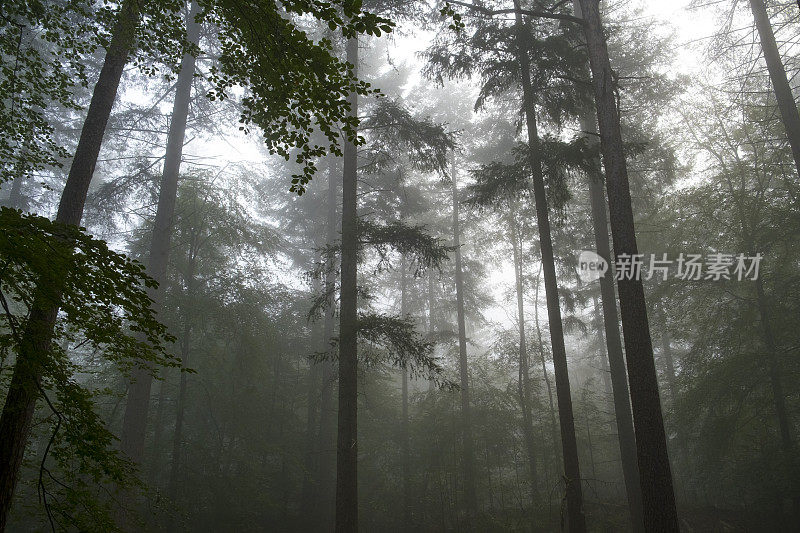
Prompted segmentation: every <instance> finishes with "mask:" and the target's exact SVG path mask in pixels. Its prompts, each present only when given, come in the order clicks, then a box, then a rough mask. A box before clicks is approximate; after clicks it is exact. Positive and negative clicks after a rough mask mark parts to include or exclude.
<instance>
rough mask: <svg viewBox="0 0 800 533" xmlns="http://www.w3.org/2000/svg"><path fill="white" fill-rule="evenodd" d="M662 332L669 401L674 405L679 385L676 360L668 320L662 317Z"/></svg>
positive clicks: (662, 353) (662, 349)
mask: <svg viewBox="0 0 800 533" xmlns="http://www.w3.org/2000/svg"><path fill="white" fill-rule="evenodd" d="M662 320H663V324H662V328H663V329H662V332H661V357H663V358H664V366H665V367H666V371H667V388H669V399H670V403H671V404H672V405H674V404H675V401H676V400H677V399H678V385H677V384H676V383H675V376H676V374H675V359H674V358H673V357H672V339H671V338H670V335H669V330H668V329H667V319H666V317H664V316H663V315H662Z"/></svg>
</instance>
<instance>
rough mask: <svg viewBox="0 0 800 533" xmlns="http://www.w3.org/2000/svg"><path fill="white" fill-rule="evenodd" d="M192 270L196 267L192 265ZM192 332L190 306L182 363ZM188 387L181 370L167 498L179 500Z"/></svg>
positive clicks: (186, 360) (189, 285)
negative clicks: (179, 477) (179, 479)
mask: <svg viewBox="0 0 800 533" xmlns="http://www.w3.org/2000/svg"><path fill="white" fill-rule="evenodd" d="M191 268H192V271H193V270H194V267H193V265H192V267H191ZM193 278H194V275H193V274H192V275H191V276H190V277H189V279H188V280H187V292H188V293H189V295H191V293H192V286H193V285H194V279H193ZM191 332H192V325H191V321H190V320H189V307H188V306H187V307H186V309H184V317H183V334H182V335H181V364H182V365H188V364H189V349H190V344H189V339H190V335H191ZM187 388H188V375H187V373H186V372H181V379H180V387H179V389H178V404H177V406H176V410H175V432H174V433H173V435H172V464H171V465H170V471H169V481H168V483H167V498H169V499H170V500H172V501H173V502H174V501H177V497H178V476H179V475H180V472H181V467H182V459H183V456H182V450H183V419H184V413H185V411H186V393H187Z"/></svg>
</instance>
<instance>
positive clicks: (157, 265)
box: [120, 2, 200, 463]
mask: <svg viewBox="0 0 800 533" xmlns="http://www.w3.org/2000/svg"><path fill="white" fill-rule="evenodd" d="M199 12H200V8H199V6H198V5H197V2H192V6H191V8H190V10H189V14H188V16H187V18H186V36H187V39H188V40H189V41H190V42H193V43H197V42H198V38H199V34H200V26H199V25H198V24H197V23H196V22H195V16H196V15H197V14H198V13H199ZM194 71H195V58H194V56H192V55H191V54H186V55H184V56H183V59H182V60H181V71H180V73H179V74H178V81H177V83H176V85H175V101H174V103H173V107H172V118H171V119H170V124H169V133H168V135H167V148H166V152H165V157H164V173H163V176H162V178H161V190H160V192H159V196H158V208H157V210H156V218H155V222H154V224H153V235H152V237H151V240H150V253H149V255H148V262H147V273H148V274H149V275H150V277H152V278H153V279H154V280H156V281H157V282H158V283H159V286H158V287H157V288H155V289H151V290H150V291H149V292H150V298H152V300H153V308H154V309H155V310H156V311H158V310H160V307H161V300H162V299H163V295H164V289H163V284H164V281H165V280H166V273H167V263H168V261H169V251H170V240H171V237H172V225H173V215H174V213H175V201H176V199H177V195H178V175H179V174H180V167H181V157H182V155H183V141H184V137H185V134H186V119H187V117H188V114H189V102H190V99H191V91H192V80H193V79H194ZM133 378H134V379H133V382H132V383H131V386H130V389H129V390H128V401H127V403H126V404H125V415H124V417H123V421H122V434H121V436H120V440H121V444H120V447H121V449H122V451H123V452H124V453H125V454H126V455H127V456H128V457H129V458H130V459H132V460H133V461H134V462H135V463H141V461H142V455H143V453H144V439H145V434H146V429H147V412H148V410H149V407H150V388H151V386H152V381H153V380H152V377H151V375H150V373H149V372H148V370H146V369H141V368H140V369H137V370H136V371H135V372H134V376H133ZM182 379H183V376H182Z"/></svg>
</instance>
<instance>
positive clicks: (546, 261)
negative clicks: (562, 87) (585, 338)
mask: <svg viewBox="0 0 800 533" xmlns="http://www.w3.org/2000/svg"><path fill="white" fill-rule="evenodd" d="M514 11H515V15H516V28H517V56H518V57H517V60H518V62H519V67H520V73H521V75H522V93H523V107H524V110H525V122H526V124H527V128H528V144H529V147H530V165H531V172H532V178H533V197H534V202H535V205H536V220H537V222H538V227H539V241H540V247H541V252H542V268H543V270H544V290H545V298H546V300H547V316H548V319H549V324H550V342H551V344H552V347H553V366H554V369H555V374H556V397H557V398H558V416H559V419H560V422H561V447H562V451H563V455H564V474H565V483H566V499H567V527H568V529H569V531H571V532H580V531H586V517H585V515H584V510H583V494H582V490H581V473H580V467H579V466H578V443H577V439H576V437H575V420H574V416H573V413H572V397H571V395H570V387H569V373H568V369H567V350H566V347H565V346H564V331H563V326H562V323H561V307H560V302H559V299H558V284H557V281H556V267H555V259H554V256H553V243H552V241H551V237H550V217H549V214H548V207H547V196H546V193H545V189H544V178H543V176H542V163H541V160H540V158H539V134H538V131H537V124H536V108H535V106H536V101H535V97H534V94H533V87H532V85H531V70H530V59H529V57H528V49H529V46H528V34H527V31H526V29H525V27H524V24H523V22H522V13H521V9H520V3H519V0H514Z"/></svg>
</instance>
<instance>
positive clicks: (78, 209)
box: [0, 0, 140, 532]
mask: <svg viewBox="0 0 800 533" xmlns="http://www.w3.org/2000/svg"><path fill="white" fill-rule="evenodd" d="M139 9H140V6H139V2H138V1H137V0H124V2H123V4H122V7H121V10H120V14H119V18H118V19H117V22H116V24H115V26H114V30H113V33H112V38H111V42H110V43H109V47H108V50H107V51H106V57H105V60H104V62H103V68H102V69H101V70H100V76H99V77H98V80H97V84H96V85H95V87H94V92H93V94H92V100H91V102H90V104H89V110H88V112H87V114H86V120H85V121H84V123H83V128H82V129H81V136H80V139H79V141H78V147H77V149H76V151H75V156H74V158H73V160H72V165H71V167H70V171H69V175H68V176H67V182H66V184H65V186H64V191H63V192H62V194H61V201H60V203H59V206H58V213H57V215H56V221H58V222H61V223H64V224H72V225H78V224H80V221H81V218H82V217H83V208H84V204H85V203H86V194H87V192H88V190H89V183H90V182H91V180H92V175H93V174H94V168H95V165H96V164H97V157H98V155H99V153H100V145H101V143H102V141H103V134H104V133H105V129H106V124H107V123H108V118H109V116H110V115H111V108H112V107H113V105H114V100H115V99H116V96H117V89H118V88H119V82H120V78H121V76H122V70H123V68H124V67H125V64H126V63H127V61H128V54H129V53H130V50H131V47H132V46H133V43H134V35H135V31H136V26H137V24H138V20H139ZM62 284H63V280H61V279H42V280H39V285H40V286H41V287H46V288H47V289H46V290H47V291H48V295H49V297H47V298H44V297H42V296H41V294H43V290H42V289H40V290H39V293H40V296H39V297H37V298H36V299H35V301H34V303H33V304H32V307H31V312H30V316H29V318H28V322H27V325H26V327H25V330H24V331H23V336H22V339H21V344H20V347H19V353H18V355H17V361H16V363H15V365H14V371H13V374H12V377H11V383H10V384H9V389H8V395H7V396H6V401H5V404H4V405H3V412H2V415H0V532H2V531H4V530H5V526H6V522H7V520H8V515H9V511H10V509H11V499H12V496H13V494H14V488H15V486H16V483H17V479H18V476H19V469H20V466H21V464H22V458H23V456H24V454H25V447H26V445H27V442H28V438H29V436H30V430H31V422H32V420H33V413H34V410H35V407H36V401H37V399H38V398H39V395H40V387H41V380H42V372H43V365H44V364H45V363H46V361H47V358H48V357H49V352H50V343H51V340H52V337H53V328H54V326H55V323H56V317H57V315H58V308H59V302H60V300H61V290H60V289H58V287H61V286H62Z"/></svg>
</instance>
